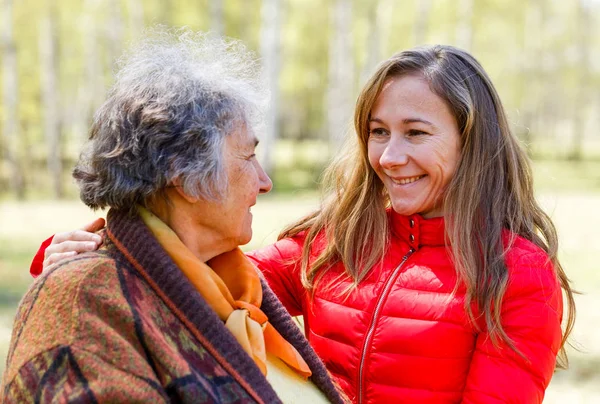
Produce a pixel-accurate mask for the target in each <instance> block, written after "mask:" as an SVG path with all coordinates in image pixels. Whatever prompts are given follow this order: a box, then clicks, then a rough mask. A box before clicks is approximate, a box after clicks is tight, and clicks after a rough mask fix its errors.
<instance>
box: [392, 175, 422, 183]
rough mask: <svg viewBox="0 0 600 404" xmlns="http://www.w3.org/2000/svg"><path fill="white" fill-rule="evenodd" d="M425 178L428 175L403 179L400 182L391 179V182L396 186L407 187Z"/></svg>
mask: <svg viewBox="0 0 600 404" xmlns="http://www.w3.org/2000/svg"><path fill="white" fill-rule="evenodd" d="M425 176H426V174H423V175H418V176H416V177H408V178H401V179H399V180H396V179H393V178H391V180H392V182H393V183H394V184H397V185H406V184H412V183H413V182H415V181H419V180H420V179H421V178H424V177H425Z"/></svg>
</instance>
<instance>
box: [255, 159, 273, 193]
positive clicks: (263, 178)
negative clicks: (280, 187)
mask: <svg viewBox="0 0 600 404" xmlns="http://www.w3.org/2000/svg"><path fill="white" fill-rule="evenodd" d="M258 181H259V186H260V191H259V192H260V193H261V194H266V193H267V192H269V191H271V189H272V188H273V182H272V181H271V178H270V177H269V176H268V175H267V173H266V172H265V170H264V169H263V168H262V166H261V165H260V163H259V164H258Z"/></svg>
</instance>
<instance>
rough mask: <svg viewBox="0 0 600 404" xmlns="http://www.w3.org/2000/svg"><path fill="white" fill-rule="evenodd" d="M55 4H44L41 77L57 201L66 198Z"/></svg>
mask: <svg viewBox="0 0 600 404" xmlns="http://www.w3.org/2000/svg"><path fill="white" fill-rule="evenodd" d="M56 24H57V21H56V3H54V2H49V3H46V4H45V13H44V16H43V17H42V23H41V26H40V33H39V35H40V39H39V48H40V74H41V79H40V83H41V87H42V88H41V92H42V107H43V119H44V125H43V128H44V136H45V139H46V146H47V148H48V149H47V150H48V151H47V154H46V161H47V167H48V172H49V173H50V180H51V182H52V194H53V196H54V197H55V198H62V197H63V182H62V172H63V168H62V152H61V122H60V113H59V112H60V95H59V85H58V83H57V78H58V66H57V63H58V60H57V49H56V48H57V28H56Z"/></svg>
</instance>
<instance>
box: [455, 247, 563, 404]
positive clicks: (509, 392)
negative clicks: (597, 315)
mask: <svg viewBox="0 0 600 404" xmlns="http://www.w3.org/2000/svg"><path fill="white" fill-rule="evenodd" d="M507 265H508V267H509V273H510V278H509V284H508V288H507V291H506V294H505V296H504V300H503V303H502V314H501V315H502V324H503V327H504V331H505V332H506V334H507V335H508V337H509V338H510V339H511V340H512V341H513V343H514V345H515V346H516V348H517V349H518V350H519V351H520V352H521V354H522V355H523V356H524V357H523V356H520V355H519V354H518V353H516V352H515V351H513V350H512V349H511V348H510V347H509V346H508V345H507V344H505V343H503V342H500V343H499V346H494V344H493V343H492V341H491V340H490V338H489V335H488V333H487V332H482V333H481V334H480V335H479V336H478V338H477V345H476V348H475V349H476V351H475V353H474V355H473V359H472V362H471V367H470V370H469V376H468V379H467V383H466V386H465V390H464V396H463V403H541V402H542V400H543V398H544V391H545V390H546V387H547V386H548V384H549V383H550V379H551V378H552V374H553V372H554V369H555V364H556V356H557V354H558V351H559V349H560V344H561V339H562V331H561V321H562V307H563V306H562V291H561V288H560V284H559V282H558V280H557V278H556V275H555V273H554V271H553V269H552V265H551V264H550V263H549V262H548V260H547V257H546V255H545V254H543V253H542V252H534V253H529V254H527V255H523V256H521V257H520V258H519V259H518V260H516V262H515V263H514V264H513V265H511V263H509V262H507Z"/></svg>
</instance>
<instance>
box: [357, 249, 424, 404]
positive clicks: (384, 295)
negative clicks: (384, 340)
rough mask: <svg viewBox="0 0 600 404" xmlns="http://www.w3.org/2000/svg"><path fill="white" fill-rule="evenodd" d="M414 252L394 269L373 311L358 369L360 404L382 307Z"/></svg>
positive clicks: (411, 250) (407, 255) (411, 251)
mask: <svg viewBox="0 0 600 404" xmlns="http://www.w3.org/2000/svg"><path fill="white" fill-rule="evenodd" d="M413 252H415V250H413V249H412V248H411V249H410V250H409V251H408V252H407V253H406V255H405V256H404V257H402V261H400V264H398V266H397V267H396V269H394V272H392V275H391V276H390V277H389V279H388V281H387V283H386V284H385V287H384V288H383V293H382V294H381V295H380V296H379V300H377V304H376V305H375V310H374V311H373V317H371V324H370V326H369V329H368V331H367V336H366V338H365V343H364V346H363V349H362V355H361V358H360V367H359V368H358V403H359V404H361V403H362V402H363V368H364V365H365V359H366V357H367V350H368V349H369V345H370V344H371V339H372V338H373V333H374V332H375V325H376V324H377V317H378V316H379V312H380V311H381V307H382V306H383V303H384V302H385V300H387V296H388V294H389V292H390V289H391V288H392V284H393V283H394V280H395V279H396V277H397V275H398V272H400V269H401V268H402V266H403V265H404V263H405V262H406V260H407V259H408V257H410V256H411V254H412V253H413Z"/></svg>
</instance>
